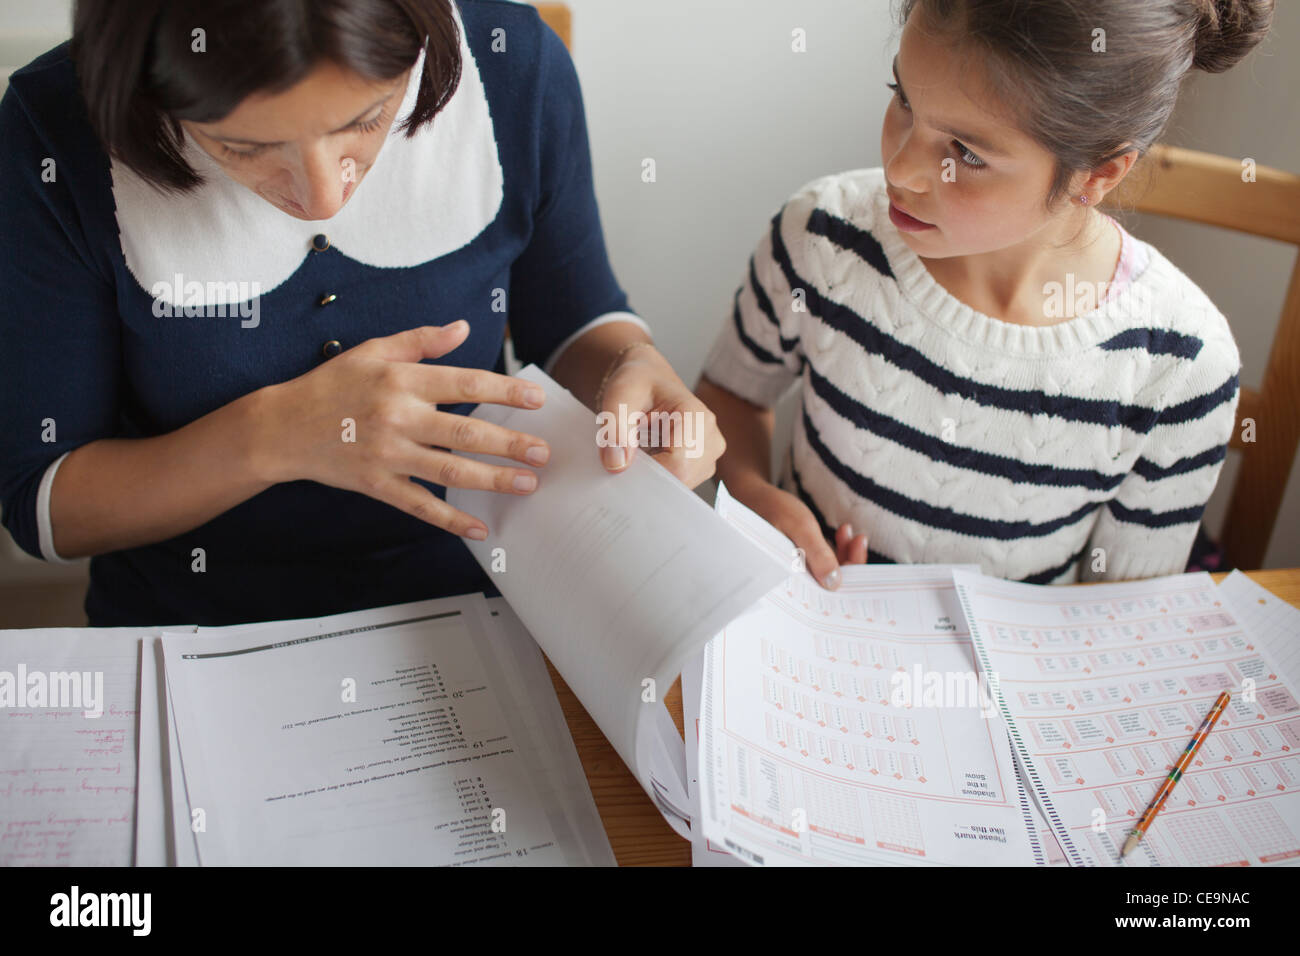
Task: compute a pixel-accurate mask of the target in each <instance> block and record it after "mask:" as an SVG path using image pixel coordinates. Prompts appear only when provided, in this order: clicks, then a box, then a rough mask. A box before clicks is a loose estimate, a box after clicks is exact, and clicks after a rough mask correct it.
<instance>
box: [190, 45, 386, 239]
mask: <svg viewBox="0 0 1300 956" xmlns="http://www.w3.org/2000/svg"><path fill="white" fill-rule="evenodd" d="M409 76H410V73H409V71H408V72H407V73H403V74H402V75H401V76H400V77H398V78H397V79H395V80H392V81H390V82H384V83H378V84H376V83H372V82H371V81H369V80H366V79H364V78H363V77H361V76H360V75H358V74H356V73H354V72H352V71H350V70H345V69H343V68H342V67H339V66H337V65H335V64H333V63H328V62H326V63H322V64H320V65H319V66H317V67H316V68H315V69H314V70H312V72H311V73H309V74H307V76H305V77H304V78H303V79H302V80H301V81H299V82H298V83H297V84H296V85H295V86H292V87H290V88H289V89H287V90H285V91H284V92H282V93H275V94H264V93H256V94H254V95H252V96H249V97H247V98H246V99H244V100H243V101H242V102H240V104H239V105H238V106H237V107H236V108H235V109H234V110H232V111H231V112H230V113H229V114H228V115H227V116H225V117H223V118H222V119H220V120H217V121H216V122H212V123H193V122H189V121H186V120H182V125H183V126H184V127H185V128H186V129H187V130H188V131H189V132H190V134H191V135H192V136H193V137H194V139H195V141H196V142H197V143H198V144H199V145H200V146H201V147H202V148H203V150H204V151H205V152H206V153H207V154H208V155H209V156H211V157H212V158H213V159H214V160H216V162H217V163H218V164H220V166H221V168H222V169H223V170H224V171H225V173H226V175H227V176H229V177H230V178H231V179H233V180H234V181H235V182H237V183H239V184H240V185H242V186H247V187H248V188H249V189H251V190H252V191H253V192H255V193H257V195H259V196H261V197H262V198H263V199H265V200H266V201H267V202H269V203H271V205H273V206H275V207H276V208H277V209H280V210H282V211H283V212H286V213H288V214H289V215H290V216H293V217H294V218H296V219H305V220H309V221H310V220H318V219H329V218H331V217H332V216H333V215H334V214H335V213H337V212H338V211H339V210H340V209H341V208H343V204H344V203H345V202H347V200H348V197H349V196H351V195H352V192H353V190H354V189H355V188H356V186H357V183H359V182H360V181H361V179H362V177H364V176H365V174H366V173H367V172H368V171H369V169H370V167H371V166H372V165H373V164H374V162H375V158H376V157H377V156H378V155H379V150H380V148H381V147H382V146H383V144H384V140H385V138H386V137H387V136H388V131H389V129H390V127H391V126H392V124H393V119H394V117H395V115H396V113H397V110H398V108H399V107H400V105H401V102H402V98H403V96H404V94H405V92H406V84H407V79H408V77H409Z"/></svg>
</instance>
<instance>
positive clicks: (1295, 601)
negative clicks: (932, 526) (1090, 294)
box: [546, 568, 1300, 866]
mask: <svg viewBox="0 0 1300 956" xmlns="http://www.w3.org/2000/svg"><path fill="white" fill-rule="evenodd" d="M1225 576H1226V575H1224V574H1214V575H1211V577H1213V578H1214V580H1215V581H1221V580H1222V579H1223V578H1224V577H1225ZM1249 576H1250V578H1251V579H1252V580H1253V581H1255V583H1256V584H1260V585H1262V586H1264V587H1266V588H1268V589H1269V590H1270V591H1272V592H1273V593H1274V594H1276V595H1277V596H1278V597H1280V598H1281V599H1282V600H1284V601H1287V602H1288V603H1290V604H1292V605H1294V606H1296V607H1300V568H1291V569H1288V570H1279V571H1251V572H1249ZM1084 586H1087V585H1084ZM546 668H547V670H549V671H550V672H551V680H552V681H553V682H554V684H555V692H556V694H558V695H559V698H560V707H561V708H562V709H563V710H564V717H565V719H566V720H567V721H568V722H569V730H570V732H571V733H572V734H573V741H574V743H575V744H577V747H578V756H579V757H580V758H581V760H582V769H583V770H585V771H586V773H587V783H588V784H589V785H590V786H591V793H592V796H594V797H595V798H596V808H597V809H598V810H599V811H600V818H601V820H602V821H603V822H604V824H605V833H606V834H607V835H608V836H609V843H610V846H611V847H613V849H614V856H615V858H616V859H617V860H618V862H619V865H620V866H690V865H691V845H690V844H689V843H687V842H686V841H685V840H683V839H682V838H681V837H679V836H678V835H677V833H676V831H674V830H673V829H672V827H670V826H669V825H668V824H667V823H666V822H665V821H664V818H663V816H662V815H660V813H659V810H658V809H657V808H656V807H655V805H654V804H653V803H652V802H651V801H650V798H649V797H647V796H646V794H645V791H644V790H642V789H641V785H640V784H639V783H637V781H636V778H635V777H634V776H632V771H630V770H629V769H628V768H627V764H625V763H623V761H622V760H621V759H620V758H619V756H618V754H617V753H616V752H615V750H614V748H613V747H612V746H611V745H610V743H609V741H608V740H606V739H605V735H604V734H602V733H601V732H600V730H599V728H597V727H596V723H595V721H593V720H592V719H591V715H590V714H588V713H587V711H586V709H585V708H584V707H583V706H582V704H580V703H578V698H577V697H575V696H574V695H573V691H571V690H569V687H568V685H567V684H565V683H564V681H563V680H562V679H561V678H560V675H559V674H558V673H557V672H556V670H555V668H554V667H552V666H551V662H550V661H549V660H548V661H547V662H546ZM664 703H665V704H666V705H667V707H668V712H669V713H671V714H672V715H673V722H674V723H676V724H677V730H678V732H679V733H680V732H681V730H682V685H681V679H680V678H679V679H678V680H676V681H674V682H673V686H672V688H671V689H670V690H669V691H668V693H667V694H666V695H665V697H664Z"/></svg>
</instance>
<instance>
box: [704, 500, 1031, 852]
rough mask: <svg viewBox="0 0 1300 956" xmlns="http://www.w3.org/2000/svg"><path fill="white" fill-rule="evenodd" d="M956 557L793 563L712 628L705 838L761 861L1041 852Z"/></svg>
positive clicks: (764, 530)
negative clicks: (834, 581)
mask: <svg viewBox="0 0 1300 956" xmlns="http://www.w3.org/2000/svg"><path fill="white" fill-rule="evenodd" d="M718 497H719V503H718V505H717V507H718V508H719V511H721V512H722V513H724V514H725V515H726V516H727V517H728V518H729V520H733V521H737V522H739V523H741V524H743V525H745V526H746V527H748V528H749V529H750V533H751V534H752V535H753V536H754V537H755V539H764V540H767V541H768V542H769V545H770V546H771V547H772V548H773V552H774V553H781V552H782V551H784V552H785V553H790V549H791V548H792V545H787V546H785V547H782V546H781V545H779V544H777V543H776V541H777V539H776V538H775V535H779V532H776V531H775V529H773V528H771V526H770V525H767V523H766V522H764V521H763V519H762V518H760V517H759V516H758V515H756V514H754V513H753V512H752V511H750V510H749V509H747V508H745V507H744V506H743V505H741V504H740V503H739V502H736V501H734V500H732V499H730V496H729V495H727V493H726V489H725V488H722V487H720V488H719V491H718ZM952 567H953V566H951V565H880V566H872V565H846V566H844V567H843V568H842V569H841V574H842V583H841V586H840V588H839V589H838V590H837V591H834V592H831V591H826V590H824V589H823V588H822V587H821V586H820V585H819V584H818V583H817V582H816V581H815V580H814V579H813V577H812V575H811V574H809V573H808V572H807V571H806V570H801V571H798V572H796V573H794V574H791V575H790V577H789V578H788V579H787V580H786V582H785V583H784V584H782V585H780V586H779V587H777V588H775V589H774V590H773V591H772V592H771V593H769V594H768V595H766V596H765V597H764V598H763V600H762V601H761V602H759V604H758V605H756V606H755V607H754V608H752V609H750V610H749V611H747V612H746V613H745V614H743V615H741V616H740V617H739V618H737V619H736V620H734V621H732V622H731V623H730V624H728V625H727V626H726V627H725V628H723V629H722V631H721V632H720V633H719V634H718V636H717V637H715V638H714V639H713V641H711V642H710V643H709V645H708V646H707V647H706V648H705V651H704V668H703V679H704V686H703V691H702V700H701V704H700V731H699V732H700V759H699V781H700V793H701V804H702V813H703V821H704V826H703V832H704V835H705V836H706V837H707V838H708V840H709V841H710V842H712V843H715V844H718V845H721V846H722V847H725V848H726V849H728V850H730V851H731V852H732V853H733V854H735V855H736V856H738V857H740V858H741V859H743V860H745V861H746V862H749V863H763V864H805V865H827V864H831V865H834V864H840V865H932V864H968V865H1032V864H1033V863H1034V862H1035V844H1034V840H1033V839H1032V838H1031V832H1030V827H1029V824H1030V819H1031V818H1030V808H1029V803H1028V796H1027V794H1026V793H1025V791H1024V788H1023V787H1022V786H1020V785H1019V783H1018V781H1017V777H1016V773H1015V769H1014V766H1013V763H1012V759H1011V751H1010V747H1009V745H1008V740H1007V733H1006V728H1005V726H1004V724H1003V723H1002V721H1001V719H1000V717H999V715H998V714H997V712H996V709H995V708H994V707H993V706H992V701H991V699H990V698H988V696H987V694H986V693H985V694H982V693H981V689H980V687H979V684H978V680H977V675H978V671H977V669H976V667H975V663H974V659H973V655H972V654H971V649H970V641H969V639H968V635H967V633H966V627H965V621H964V618H963V615H962V612H961V607H960V605H959V604H958V603H957V600H956V595H955V594H954V592H953V586H952V577H951V575H952ZM936 681H938V682H939V683H938V685H937V686H938V688H939V692H938V693H936V694H934V695H931V693H930V688H933V687H935V682H936ZM945 689H949V690H948V694H949V696H948V697H945V696H943V691H944V690H945ZM903 694H907V696H906V697H903V696H902V695H903ZM932 697H933V699H931V698H932Z"/></svg>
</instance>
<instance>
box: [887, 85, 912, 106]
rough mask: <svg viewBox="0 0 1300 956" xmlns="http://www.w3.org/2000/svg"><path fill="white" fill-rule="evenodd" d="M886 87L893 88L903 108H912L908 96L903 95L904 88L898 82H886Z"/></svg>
mask: <svg viewBox="0 0 1300 956" xmlns="http://www.w3.org/2000/svg"><path fill="white" fill-rule="evenodd" d="M885 87H886V88H887V89H891V90H893V91H894V95H895V96H897V97H898V105H899V106H901V107H903V109H905V110H906V109H911V107H910V106H908V104H907V98H906V97H905V96H903V91H902V89H901V88H900V87H899V85H898V84H897V83H886V84H885Z"/></svg>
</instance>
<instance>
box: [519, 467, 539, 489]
mask: <svg viewBox="0 0 1300 956" xmlns="http://www.w3.org/2000/svg"><path fill="white" fill-rule="evenodd" d="M536 487H537V476H536V475H534V474H532V473H530V472H522V471H521V472H519V473H518V474H517V475H515V491H532V490H533V489H534V488H536Z"/></svg>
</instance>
